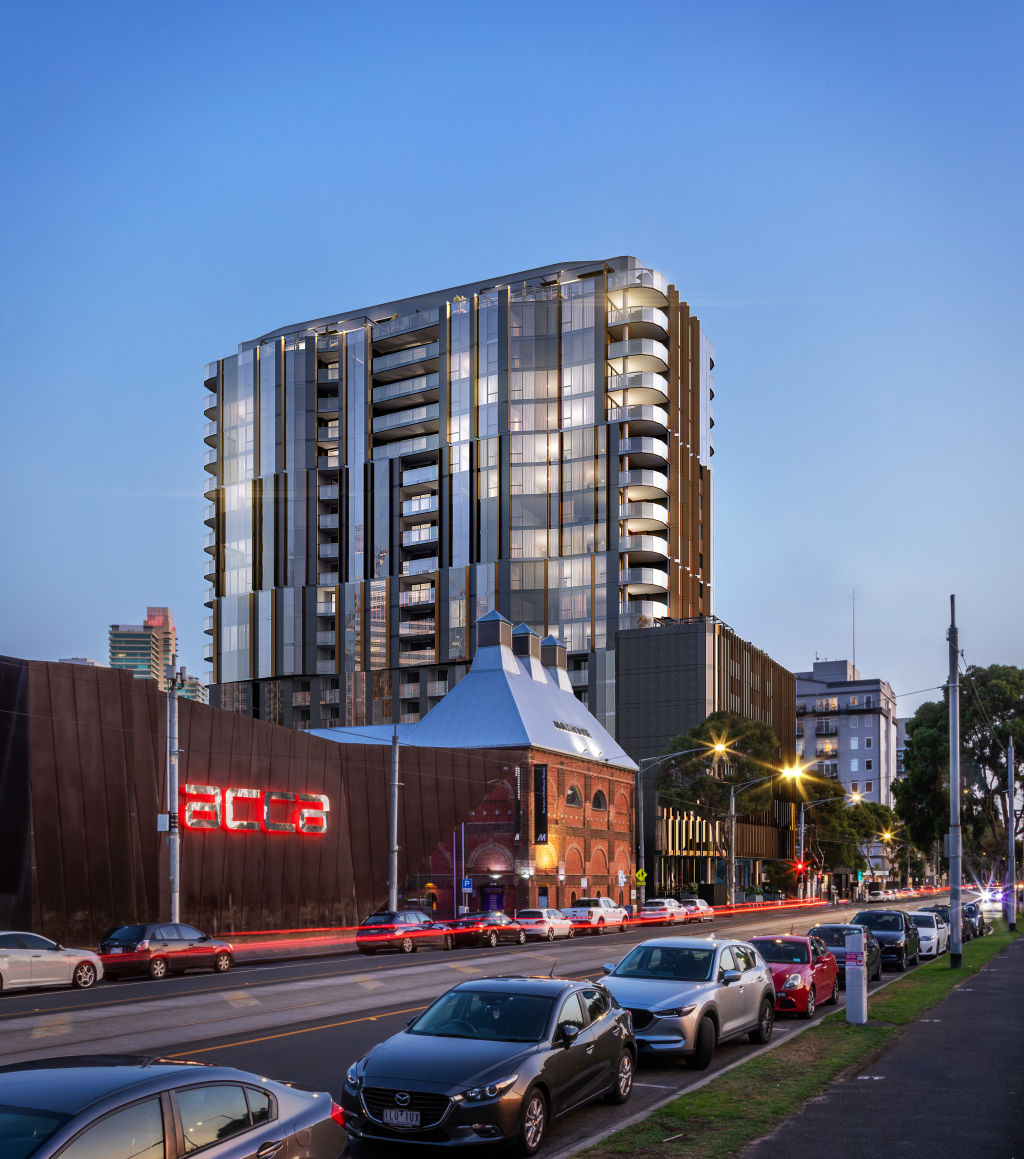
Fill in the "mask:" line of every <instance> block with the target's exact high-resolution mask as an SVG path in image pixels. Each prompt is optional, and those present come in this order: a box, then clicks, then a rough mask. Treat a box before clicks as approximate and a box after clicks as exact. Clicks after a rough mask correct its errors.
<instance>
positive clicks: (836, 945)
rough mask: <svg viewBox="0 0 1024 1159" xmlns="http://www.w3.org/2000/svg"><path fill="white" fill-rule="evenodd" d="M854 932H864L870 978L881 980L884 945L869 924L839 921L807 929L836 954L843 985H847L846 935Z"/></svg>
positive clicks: (809, 934) (810, 935)
mask: <svg viewBox="0 0 1024 1159" xmlns="http://www.w3.org/2000/svg"><path fill="white" fill-rule="evenodd" d="M854 933H863V934H864V945H865V949H866V951H867V952H866V954H865V966H866V968H867V972H868V980H869V981H874V982H879V981H881V978H882V947H881V946H880V945H879V943H878V939H877V938H876V937H875V935H874V934H873V933H872V932H871V930H869V929H868V927H867V926H860V925H845V926H844V925H841V924H839V923H833V922H829V923H827V924H823V925H818V926H811V928H810V929H809V930H808V931H807V934H808V936H809V937H813V938H821V940H822V941H823V942H824V943H825V945H826V946H828V948H829V949H830V950H831V951H832V953H833V954H834V955H835V959H836V967H837V968H838V970H839V982H840V985H842V986H845V985H846V935H847V934H854Z"/></svg>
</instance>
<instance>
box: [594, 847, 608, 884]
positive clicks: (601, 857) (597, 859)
mask: <svg viewBox="0 0 1024 1159" xmlns="http://www.w3.org/2000/svg"><path fill="white" fill-rule="evenodd" d="M590 872H591V873H592V874H593V875H594V876H595V877H607V876H608V854H607V853H605V851H604V850H603V849H602V848H601V847H600V845H598V846H597V847H596V848H595V849H592V850H591V853H590Z"/></svg>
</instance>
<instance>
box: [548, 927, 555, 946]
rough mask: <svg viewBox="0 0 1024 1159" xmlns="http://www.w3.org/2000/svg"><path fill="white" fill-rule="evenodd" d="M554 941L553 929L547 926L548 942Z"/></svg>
mask: <svg viewBox="0 0 1024 1159" xmlns="http://www.w3.org/2000/svg"><path fill="white" fill-rule="evenodd" d="M554 940H555V927H554V926H548V941H549V942H553V941H554Z"/></svg>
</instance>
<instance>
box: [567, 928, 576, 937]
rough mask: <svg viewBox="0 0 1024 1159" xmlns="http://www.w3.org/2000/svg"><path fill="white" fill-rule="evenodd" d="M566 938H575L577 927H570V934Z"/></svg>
mask: <svg viewBox="0 0 1024 1159" xmlns="http://www.w3.org/2000/svg"><path fill="white" fill-rule="evenodd" d="M566 937H567V938H574V937H576V927H575V926H570V927H569V932H568V934H566Z"/></svg>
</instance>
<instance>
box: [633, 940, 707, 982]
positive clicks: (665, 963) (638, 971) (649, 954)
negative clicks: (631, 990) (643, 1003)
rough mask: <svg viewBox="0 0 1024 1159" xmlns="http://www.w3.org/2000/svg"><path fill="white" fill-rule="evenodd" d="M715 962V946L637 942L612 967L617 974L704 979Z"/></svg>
mask: <svg viewBox="0 0 1024 1159" xmlns="http://www.w3.org/2000/svg"><path fill="white" fill-rule="evenodd" d="M714 962H715V948H714V946H709V947H708V948H707V949H706V950H705V949H697V948H696V947H694V948H691V947H689V946H686V947H677V946H637V947H636V949H635V950H632V951H631V952H630V953H629V954H627V955H626V957H625V958H623V959H622V961H621V962H620V963H619V964H618V965H617V966H616V967H615V970H614V971H613V973H614V974H615V976H616V977H617V978H664V979H670V980H672V981H677V982H706V981H707V980H708V979H709V978H710V977H711V969H712V967H713V965H714Z"/></svg>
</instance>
